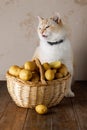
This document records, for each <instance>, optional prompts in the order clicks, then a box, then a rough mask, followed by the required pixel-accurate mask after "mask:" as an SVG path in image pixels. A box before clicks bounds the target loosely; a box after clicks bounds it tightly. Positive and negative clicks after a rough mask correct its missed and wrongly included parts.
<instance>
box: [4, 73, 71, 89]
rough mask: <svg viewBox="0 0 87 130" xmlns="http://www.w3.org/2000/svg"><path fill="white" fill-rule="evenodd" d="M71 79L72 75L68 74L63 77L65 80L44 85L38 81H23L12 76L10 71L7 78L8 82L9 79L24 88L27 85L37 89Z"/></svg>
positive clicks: (57, 80)
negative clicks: (37, 87)
mask: <svg viewBox="0 0 87 130" xmlns="http://www.w3.org/2000/svg"><path fill="white" fill-rule="evenodd" d="M70 77H71V75H70V73H68V74H67V76H65V77H63V78H60V79H54V80H52V81H46V83H47V84H43V83H42V82H41V81H39V82H38V81H37V82H31V81H23V80H21V79H20V78H18V77H15V76H13V75H11V74H10V73H9V72H8V71H7V72H6V78H7V80H8V79H10V80H14V81H15V82H18V83H20V84H22V86H23V84H24V85H27V86H34V87H35V86H46V85H50V84H52V83H54V82H55V83H56V82H59V83H62V82H63V81H65V80H67V79H68V78H70Z"/></svg>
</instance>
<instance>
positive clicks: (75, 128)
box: [0, 81, 87, 130]
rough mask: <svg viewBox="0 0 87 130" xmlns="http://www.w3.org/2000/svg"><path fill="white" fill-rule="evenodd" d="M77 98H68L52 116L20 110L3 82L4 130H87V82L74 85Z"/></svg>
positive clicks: (0, 119)
mask: <svg viewBox="0 0 87 130" xmlns="http://www.w3.org/2000/svg"><path fill="white" fill-rule="evenodd" d="M73 91H74V92H75V95H76V97H75V98H64V99H63V100H62V102H61V103H60V104H59V105H57V106H56V107H53V108H50V109H49V112H48V114H46V115H38V114H37V113H36V112H35V111H34V110H31V109H24V108H19V107H17V106H16V105H15V103H14V102H13V101H12V99H11V98H10V96H9V94H8V91H7V88H6V82H5V81H0V130H87V82H76V83H75V84H74V86H73Z"/></svg>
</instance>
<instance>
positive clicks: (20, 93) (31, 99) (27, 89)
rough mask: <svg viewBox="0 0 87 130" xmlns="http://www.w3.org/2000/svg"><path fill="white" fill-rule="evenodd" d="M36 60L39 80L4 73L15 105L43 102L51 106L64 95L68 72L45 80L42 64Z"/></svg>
mask: <svg viewBox="0 0 87 130" xmlns="http://www.w3.org/2000/svg"><path fill="white" fill-rule="evenodd" d="M36 62H37V63H39V66H38V67H39V69H40V74H41V82H31V81H23V80H21V79H19V78H17V77H14V76H12V75H10V74H9V73H8V72H7V73H6V78H7V89H8V92H9V94H10V96H11V97H12V99H13V101H14V102H15V103H16V104H17V106H20V107H24V108H34V107H35V106H36V105H38V104H44V105H46V106H47V107H52V106H55V105H57V104H58V103H59V102H60V101H61V100H62V99H63V97H64V94H65V90H66V86H67V85H68V82H69V79H70V74H68V75H67V76H66V77H64V78H61V79H56V80H52V81H45V80H44V76H43V71H42V66H41V64H40V62H39V61H38V60H37V61H36Z"/></svg>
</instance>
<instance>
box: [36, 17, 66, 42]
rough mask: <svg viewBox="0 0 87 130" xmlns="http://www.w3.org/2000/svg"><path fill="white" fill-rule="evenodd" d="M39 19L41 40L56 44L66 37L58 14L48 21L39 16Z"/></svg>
mask: <svg viewBox="0 0 87 130" xmlns="http://www.w3.org/2000/svg"><path fill="white" fill-rule="evenodd" d="M38 19H39V25H38V35H39V38H40V39H41V40H45V41H50V42H55V41H58V40H60V39H61V38H62V37H64V36H65V31H64V26H63V23H62V20H61V18H60V16H59V15H58V14H57V15H55V16H54V17H51V18H46V19H45V18H41V17H39V16H38Z"/></svg>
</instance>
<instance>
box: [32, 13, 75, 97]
mask: <svg viewBox="0 0 87 130" xmlns="http://www.w3.org/2000/svg"><path fill="white" fill-rule="evenodd" d="M38 19H39V25H38V29H37V32H38V36H39V38H40V45H39V46H38V47H37V48H36V50H35V53H34V55H33V59H35V58H38V59H39V60H40V61H41V63H44V62H48V63H50V62H53V61H58V60H60V61H61V62H62V63H63V64H65V65H66V67H67V68H68V71H69V72H70V74H71V79H70V81H69V85H68V86H67V89H66V92H65V96H66V97H74V92H72V90H71V84H72V78H73V51H72V47H71V43H70V41H69V38H68V36H67V33H66V30H65V28H64V25H63V22H62V20H61V18H60V16H59V14H57V15H55V16H53V17H51V18H42V17H39V16H38Z"/></svg>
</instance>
